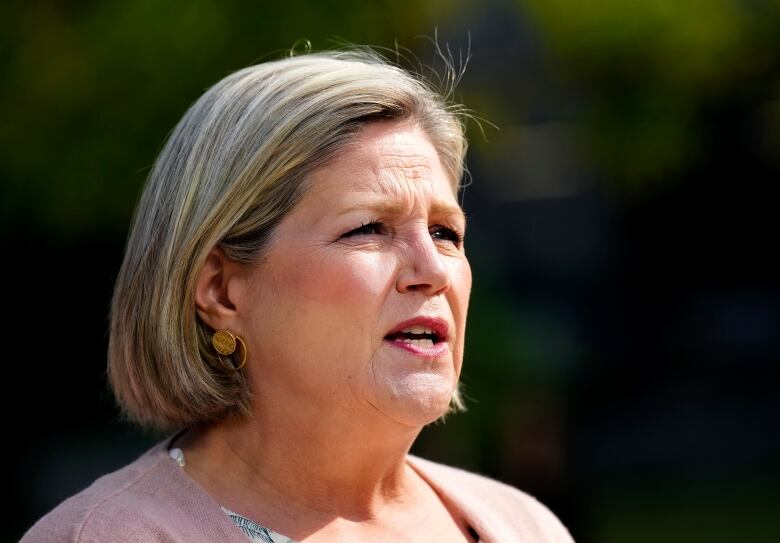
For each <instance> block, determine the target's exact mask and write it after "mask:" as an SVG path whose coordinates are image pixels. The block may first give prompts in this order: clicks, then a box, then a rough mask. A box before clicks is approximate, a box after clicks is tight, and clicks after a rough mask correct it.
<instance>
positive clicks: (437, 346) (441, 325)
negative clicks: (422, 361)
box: [384, 317, 450, 358]
mask: <svg viewBox="0 0 780 543" xmlns="http://www.w3.org/2000/svg"><path fill="white" fill-rule="evenodd" d="M412 326H422V327H424V328H430V329H431V330H433V331H434V332H435V333H436V335H437V336H438V340H439V341H438V342H437V343H434V344H433V346H431V347H422V346H420V345H413V344H411V343H404V342H403V341H398V340H392V339H388V336H391V335H393V334H397V333H399V332H400V331H401V330H403V329H404V328H410V327H412ZM449 329H450V325H449V324H448V323H447V321H445V320H444V319H440V318H437V317H415V318H413V319H409V320H406V321H403V322H401V323H398V324H397V325H396V326H395V327H394V328H393V329H392V330H390V331H389V332H388V333H387V334H386V335H385V339H384V341H386V342H387V343H389V344H390V345H392V346H393V347H397V348H399V349H403V350H405V351H407V352H410V353H412V354H416V355H418V356H422V357H424V358H438V357H440V356H442V355H444V354H446V353H447V352H448V351H449V349H450V347H449V343H447V340H448V339H449Z"/></svg>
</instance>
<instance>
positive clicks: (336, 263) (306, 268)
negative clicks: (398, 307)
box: [284, 252, 394, 319]
mask: <svg viewBox="0 0 780 543" xmlns="http://www.w3.org/2000/svg"><path fill="white" fill-rule="evenodd" d="M286 269H287V270H293V271H290V272H288V273H287V277H286V279H285V280H284V283H285V284H286V285H287V287H288V288H289V289H290V292H289V293H287V294H289V295H291V297H293V298H297V299H298V300H299V302H300V303H302V304H304V305H311V306H317V307H321V308H330V309H332V310H335V311H338V310H339V309H343V310H344V311H345V312H348V313H350V314H352V315H354V317H355V318H359V319H362V318H363V317H364V315H362V313H364V311H360V310H358V311H355V306H358V307H362V308H365V309H369V308H373V307H375V306H376V305H381V304H382V303H383V300H384V298H385V295H386V293H387V290H388V288H389V287H390V286H391V285H392V278H393V270H394V265H393V262H392V259H390V258H386V257H385V256H384V255H382V254H377V253H358V252H353V253H347V254H337V255H321V256H320V257H319V258H312V259H310V260H309V261H308V262H306V263H305V264H302V262H301V261H297V262H295V263H292V262H291V263H290V266H289V267H286ZM314 316H316V315H314ZM323 316H324V315H323Z"/></svg>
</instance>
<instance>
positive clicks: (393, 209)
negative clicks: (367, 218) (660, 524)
mask: <svg viewBox="0 0 780 543" xmlns="http://www.w3.org/2000/svg"><path fill="white" fill-rule="evenodd" d="M403 208H404V206H402V205H401V204H399V203H394V202H384V201H382V202H363V203H360V204H355V205H353V206H350V207H348V208H346V209H344V210H343V211H341V212H340V213H339V215H345V214H347V213H350V212H352V211H363V210H366V211H374V212H376V213H380V214H382V215H399V214H400V213H401V212H402V211H403ZM431 212H432V214H434V215H456V216H458V217H462V218H463V220H464V221H465V220H466V214H465V213H464V212H463V210H462V209H461V208H460V206H457V205H453V204H447V203H444V202H433V203H432V204H431Z"/></svg>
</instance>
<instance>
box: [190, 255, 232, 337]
mask: <svg viewBox="0 0 780 543" xmlns="http://www.w3.org/2000/svg"><path fill="white" fill-rule="evenodd" d="M239 273H240V267H239V264H238V263H236V262H234V261H232V260H230V259H228V257H227V256H226V255H225V253H224V252H223V251H222V249H220V248H219V247H216V246H215V247H214V248H213V249H211V251H210V252H209V255H208V257H206V262H204V264H203V267H202V268H201V270H200V272H199V273H198V278H197V281H196V283H195V309H196V310H197V312H198V316H199V317H200V318H201V320H202V321H203V322H205V323H206V324H207V325H208V326H209V327H211V328H212V329H214V330H220V329H223V328H227V329H235V326H234V325H233V323H235V322H236V318H237V311H236V306H235V303H234V300H233V299H232V297H235V296H237V295H238V293H237V292H236V289H231V285H235V283H236V280H237V279H238V274H239Z"/></svg>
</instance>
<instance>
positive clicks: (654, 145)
mask: <svg viewBox="0 0 780 543" xmlns="http://www.w3.org/2000/svg"><path fill="white" fill-rule="evenodd" d="M435 29H438V30H437V32H438V39H439V43H441V44H445V43H446V44H449V46H450V48H451V50H452V51H453V53H454V54H455V56H456V57H457V56H458V52H459V51H464V52H465V51H466V49H467V48H468V42H469V35H470V41H471V49H470V51H471V55H472V60H471V63H470V65H469V68H468V70H467V71H466V74H465V76H464V77H463V80H462V82H461V85H460V86H459V88H458V98H459V99H461V100H462V101H463V102H465V103H466V104H467V105H468V106H469V107H471V108H472V109H473V110H474V111H475V113H476V114H477V115H478V116H479V117H481V118H483V119H485V120H486V121H488V122H483V123H482V125H483V127H484V135H483V134H482V133H481V132H480V129H479V126H477V124H475V123H471V124H470V126H469V131H470V138H471V141H472V148H471V151H470V154H469V158H468V164H469V168H470V170H471V173H472V178H473V184H472V185H471V186H470V187H469V188H468V189H467V190H466V192H465V196H464V202H465V208H466V210H467V213H468V215H469V220H470V227H469V228H470V230H469V237H468V240H467V246H468V251H469V257H470V260H471V263H472V267H473V270H474V276H475V286H474V292H473V297H472V305H471V308H472V309H471V312H470V317H469V318H470V320H469V333H468V336H469V337H468V339H467V342H466V346H467V350H466V360H465V368H464V376H463V381H464V382H465V387H466V388H465V392H466V395H467V397H468V398H469V402H468V404H469V411H468V412H467V413H465V414H461V415H457V416H454V417H451V418H449V419H448V421H447V423H446V424H443V425H442V424H436V425H433V426H432V427H430V428H428V429H426V430H425V431H424V432H423V434H422V436H421V438H420V439H419V441H418V443H417V444H416V446H415V452H416V453H418V454H421V455H423V456H428V457H430V458H433V459H437V460H440V461H444V462H448V463H452V464H456V465H459V466H462V467H466V468H468V469H472V470H475V471H479V472H481V473H484V474H488V475H491V476H493V477H496V478H498V479H501V480H503V481H506V482H509V483H511V484H514V485H516V486H518V487H520V488H523V489H525V490H526V491H528V492H530V493H532V494H534V495H536V496H537V497H538V498H539V499H541V500H542V501H543V502H545V503H547V504H548V505H549V506H550V507H551V508H552V509H553V510H554V511H555V512H556V513H557V514H558V515H559V516H560V517H561V519H562V520H563V521H564V522H565V523H566V524H567V526H569V528H570V530H571V532H572V534H573V535H574V536H575V538H576V539H577V540H578V541H580V542H582V543H588V542H599V543H601V542H604V543H611V542H632V543H641V542H645V541H647V542H650V541H653V542H656V541H664V542H677V541H680V542H683V541H685V542H690V541H706V542H708V543H716V542H721V541H723V542H726V541H729V542H731V541H778V540H780V515H778V514H777V511H778V509H780V482H779V480H778V478H777V469H776V466H777V465H778V460H780V438H778V433H777V431H776V427H777V420H778V413H779V412H780V400H779V399H778V394H777V384H778V370H777V359H778V354H779V352H780V341H779V340H778V334H777V330H778V329H780V322H779V321H780V303H779V297H778V264H777V258H776V253H777V241H776V238H777V231H778V218H777V200H776V195H777V193H778V191H777V190H776V188H775V186H776V184H777V178H778V173H780V2H777V1H770V0H767V1H758V0H754V1H747V0H744V1H738V0H686V1H684V2H677V1H673V0H661V1H658V2H648V1H643V2H640V1H630V0H622V1H620V0H611V1H609V0H599V1H593V2H579V1H576V0H528V1H525V2H521V1H515V2H510V1H501V0H489V1H481V2H466V1H443V0H442V1H435V2H417V1H411V0H408V1H404V0H396V1H394V2H390V1H375V2H363V1H341V2H321V1H313V0H298V1H297V2H294V3H292V4H288V5H283V4H282V3H270V2H259V1H255V2H251V1H237V0H228V1H221V2H216V1H206V0H190V1H176V2H153V1H151V0H126V1H123V2H107V1H83V2H76V1H71V2H66V1H60V2H55V1H48V2H26V3H21V2H19V3H14V2H7V3H3V4H2V5H0V52H2V54H0V179H1V180H2V184H1V185H0V187H1V189H0V190H1V192H0V221H2V222H0V242H2V245H1V247H2V254H3V259H2V270H3V274H2V287H3V288H2V293H3V298H4V301H5V304H4V311H3V313H4V315H3V322H4V329H5V334H4V335H5V338H6V342H5V348H4V349H3V353H4V354H3V357H2V361H3V368H4V372H3V383H4V388H5V393H4V394H3V411H2V412H3V413H4V415H5V418H4V424H5V426H6V428H7V429H6V431H5V435H6V436H7V440H6V441H5V445H4V446H3V451H4V458H3V460H4V462H3V464H2V466H3V471H4V473H5V477H4V478H5V481H4V484H3V492H4V493H5V496H4V500H3V502H4V503H5V504H6V505H5V506H4V508H5V511H4V514H3V518H4V522H3V524H2V526H0V540H2V541H14V540H17V539H18V538H19V537H20V536H21V534H22V533H23V532H24V530H25V529H26V528H27V527H29V526H30V525H31V524H32V523H33V522H34V521H35V520H36V519H37V518H38V517H39V516H41V515H42V514H43V513H45V512H46V511H47V510H49V509H50V508H52V507H53V506H54V505H56V504H57V503H58V502H59V501H61V500H62V499H63V498H65V497H66V496H68V495H70V494H72V493H74V492H76V491H78V490H80V489H82V488H83V487H84V486H86V485H87V484H88V483H89V482H91V481H92V480H93V479H94V478H95V477H97V476H98V475H100V474H102V473H105V472H107V471H109V470H112V469H115V468H117V467H119V466H121V465H123V464H124V463H126V462H128V461H130V460H132V459H133V458H134V457H135V456H136V455H137V454H139V453H140V452H142V451H143V450H145V449H146V448H147V447H148V446H149V445H151V444H152V443H153V442H155V441H156V440H157V436H151V435H145V434H143V433H141V432H140V431H138V430H136V429H133V428H130V427H128V426H126V425H124V424H122V423H121V422H119V418H118V415H117V412H116V410H115V408H114V406H113V401H112V399H111V396H110V394H109V393H108V391H107V389H106V381H105V374H104V372H105V350H106V328H107V326H106V325H107V312H108V303H109V298H110V293H111V288H112V284H113V281H114V278H115V276H116V273H117V270H118V267H119V263H120V260H121V256H122V251H123V245H124V238H125V235H126V232H127V228H128V224H129V219H130V215H131V213H132V209H133V207H134V204H135V201H136V198H137V197H138V194H139V190H140V188H141V186H142V183H143V181H144V178H145V176H146V174H147V172H148V171H149V168H150V165H151V163H152V162H153V160H154V158H155V156H156V154H157V152H158V151H159V150H160V148H161V145H162V142H163V141H164V139H165V137H166V135H167V133H168V131H169V130H170V129H171V128H172V127H173V126H174V124H175V123H176V122H177V121H178V119H179V118H180V117H181V115H182V114H183V112H184V111H185V109H186V107H187V106H188V105H189V104H190V103H192V102H193V101H194V100H195V99H196V98H197V97H198V96H199V95H200V94H201V93H202V92H203V91H204V90H205V89H206V88H207V87H208V86H209V85H211V84H212V83H214V82H216V81H217V80H219V79H220V78H222V77H223V76H225V75H227V74H228V73H230V72H231V71H233V70H236V69H238V68H240V67H243V66H246V65H248V64H251V63H255V62H258V61H261V60H264V59H268V58H276V57H278V56H280V55H282V54H284V50H285V49H289V48H290V47H291V46H293V44H294V43H296V41H298V40H300V39H309V40H311V42H312V44H313V46H314V49H323V48H328V47H331V46H333V45H334V43H333V41H332V38H334V37H338V38H341V39H344V40H348V41H350V42H354V43H360V44H372V45H377V46H381V47H387V48H390V49H394V48H395V45H394V44H395V40H397V42H398V43H399V44H400V45H401V46H404V47H408V48H409V49H410V53H414V54H416V55H417V56H418V57H419V60H420V61H421V62H422V63H424V64H434V65H436V57H435V55H434V47H433V45H432V44H431V42H430V41H429V40H426V39H421V38H419V36H420V35H426V36H428V37H432V36H433V35H434V32H435V31H436V30H435ZM297 47H298V48H300V47H301V45H300V43H299V45H298V46H297ZM407 56H409V57H411V54H407ZM489 123H493V124H495V125H496V126H497V128H493V127H491V126H490V124H489Z"/></svg>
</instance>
